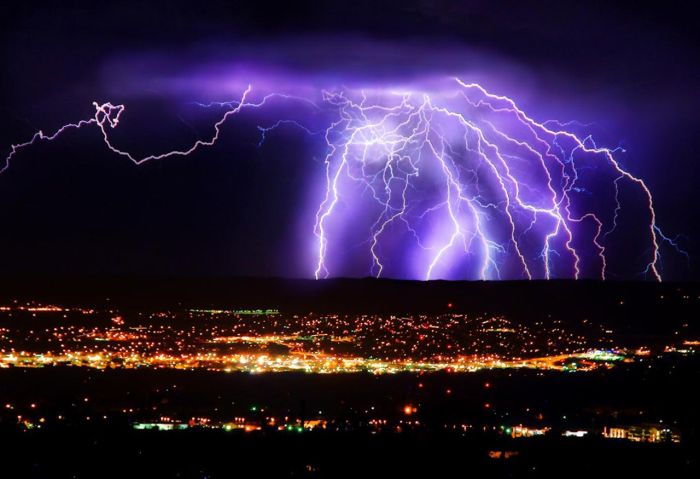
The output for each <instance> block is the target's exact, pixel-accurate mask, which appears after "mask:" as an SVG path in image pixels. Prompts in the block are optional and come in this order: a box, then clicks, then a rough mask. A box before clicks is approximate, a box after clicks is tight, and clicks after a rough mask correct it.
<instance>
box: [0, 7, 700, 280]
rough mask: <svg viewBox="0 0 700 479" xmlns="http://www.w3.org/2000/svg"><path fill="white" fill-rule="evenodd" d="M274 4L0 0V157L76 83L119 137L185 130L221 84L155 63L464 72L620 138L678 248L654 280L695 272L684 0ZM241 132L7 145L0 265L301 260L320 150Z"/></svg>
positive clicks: (42, 122)
mask: <svg viewBox="0 0 700 479" xmlns="http://www.w3.org/2000/svg"><path fill="white" fill-rule="evenodd" d="M276 3H277V2H267V1H264V0H261V1H255V2H224V1H210V2H185V1H181V0H175V1H168V2H158V1H155V2H138V3H137V2H133V3H126V2H111V1H109V2H108V1H96V0H93V1H66V2H60V3H59V2H51V3H47V4H46V5H41V4H40V3H31V4H30V2H18V4H17V5H14V6H12V5H3V6H2V7H0V37H1V38H2V41H1V42H0V58H1V60H2V65H3V66H2V70H1V71H2V76H1V77H0V87H1V88H0V111H1V112H2V115H0V151H2V158H4V157H5V156H6V155H7V154H9V151H10V150H9V148H10V145H12V144H15V143H19V142H23V141H27V140H28V139H29V138H31V136H32V135H33V134H34V133H35V132H36V131H37V130H39V129H42V130H44V131H45V132H53V131H55V130H56V129H57V128H59V127H60V126H61V125H63V124H64V123H66V122H74V121H78V120H80V119H83V118H90V117H91V115H92V114H93V113H94V109H93V107H92V105H91V103H92V101H93V100H97V101H99V102H104V101H111V102H113V103H124V104H126V105H127V108H128V120H127V119H124V124H123V128H124V129H126V128H128V130H124V131H119V132H118V134H117V133H115V141H118V142H119V144H120V146H122V147H124V148H125V149H129V150H130V151H134V152H136V153H139V154H147V153H151V152H160V151H165V150H170V149H172V148H183V147H187V146H188V145H189V144H191V143H192V142H194V141H195V140H196V139H197V138H206V137H209V136H211V133H212V130H211V125H212V123H213V122H214V121H216V119H218V118H217V114H216V112H215V111H214V112H211V111H210V112H209V113H207V112H200V113H193V109H192V108H191V104H189V106H188V102H192V101H212V100H227V99H234V98H235V97H236V96H237V95H233V94H232V91H230V90H228V86H227V85H224V84H222V85H218V84H215V85H213V86H212V85H207V86H206V87H202V85H201V83H197V82H194V83H193V84H192V85H190V84H189V83H188V86H187V87H186V88H184V89H178V88H176V87H175V86H173V85H177V81H173V79H175V80H177V79H181V78H188V77H191V78H194V79H197V78H200V77H201V75H203V74H204V73H203V72H205V73H206V74H211V73H212V72H214V73H216V74H217V75H218V74H219V73H220V69H221V67H222V65H224V66H225V65H226V64H227V62H229V61H231V62H233V61H243V62H247V63H251V62H259V63H261V64H264V65H274V66H278V67H283V68H285V69H286V70H288V71H293V72H295V73H296V74H298V75H302V76H303V75H307V76H308V75H312V74H314V75H318V74H323V75H324V77H325V78H328V77H333V78H335V79H337V80H338V81H356V80H357V79H358V78H363V79H373V80H376V81H379V80H381V81H398V80H399V79H406V81H409V80H410V79H411V78H414V77H418V76H420V75H421V74H423V73H425V72H426V71H429V72H431V73H436V74H447V75H450V74H451V75H454V74H458V73H459V74H464V73H465V72H466V73H467V74H473V75H474V77H475V78H477V79H478V80H479V81H480V82H482V83H486V84H488V85H489V87H490V88H491V89H492V90H494V91H496V92H499V93H503V94H508V95H511V96H513V97H515V98H517V100H518V102H519V105H520V106H521V107H522V108H523V109H524V110H526V111H529V112H532V114H533V115H534V116H535V117H537V118H538V119H542V120H544V119H548V118H557V119H561V120H571V119H576V120H579V121H581V122H584V123H588V122H593V123H595V125H596V126H595V130H596V139H597V140H598V141H599V142H600V143H602V144H604V145H605V146H608V147H611V148H614V147H616V146H623V147H624V148H625V150H626V153H625V154H624V156H622V158H621V162H622V164H623V165H624V167H625V168H626V169H627V170H629V171H630V172H632V173H633V174H634V175H636V176H639V177H641V178H643V179H644V180H645V182H646V183H647V185H648V186H649V189H650V190H651V192H652V194H653V195H654V201H655V205H656V213H657V221H658V224H659V225H660V226H661V227H662V228H663V230H664V232H665V233H666V234H667V235H669V236H672V237H676V235H680V236H679V238H678V241H679V244H680V245H681V246H682V247H683V248H684V249H686V250H687V251H688V252H689V253H690V255H691V261H690V264H688V263H687V262H686V260H685V258H684V257H683V256H682V255H678V254H675V253H674V252H673V251H672V250H671V249H670V248H668V247H667V246H665V247H663V248H662V253H663V264H662V267H663V272H664V278H667V279H675V280H686V279H692V280H697V279H698V277H699V275H700V269H698V267H697V266H695V261H694V260H693V258H695V257H697V255H698V254H700V248H699V245H700V243H699V242H698V238H700V226H698V222H697V219H698V218H699V217H700V216H699V214H700V209H699V208H700V206H699V205H698V202H697V201H696V198H695V194H696V192H697V190H698V188H697V187H698V185H699V184H700V183H699V178H698V173H699V172H700V166H698V162H697V153H696V145H697V138H698V134H699V133H700V131H698V124H699V122H698V121H697V111H698V108H699V107H700V94H699V90H698V85H699V84H700V83H699V80H700V75H699V74H700V68H699V67H700V60H699V58H700V57H699V56H698V54H697V48H698V45H699V43H698V32H699V31H700V28H698V24H697V23H698V22H697V17H696V16H695V15H694V14H693V12H692V11H691V9H692V7H691V6H690V4H689V3H688V6H681V2H677V3H678V5H676V6H673V7H670V6H669V5H668V2H666V3H659V4H658V5H657V6H656V7H641V6H639V5H637V2H623V3H619V4H616V5H611V3H612V2H603V1H601V2H567V1H540V2H522V1H512V2H489V1H463V2H457V1H454V2H450V1H404V2H389V1H380V0H372V1H365V0H355V1H352V2H312V1H305V2H287V3H286V4H284V5H283V6H282V7H280V6H278V5H276ZM223 71H224V72H225V69H224V70H223ZM256 75H257V76H256V79H259V78H260V77H261V76H264V74H261V73H260V72H259V71H258V73H257V74H256ZM214 76H215V77H216V78H220V76H218V77H217V76H216V75H214ZM154 125H157V126H154ZM120 128H121V127H120ZM259 139H260V138H259V131H258V130H257V128H256V124H255V121H254V119H252V118H248V117H243V118H241V119H240V120H236V127H235V128H234V127H233V126H232V127H231V128H230V129H226V130H225V134H223V135H222V139H221V142H220V143H217V145H216V146H215V147H214V148H212V149H209V150H207V151H202V152H199V154H197V155H193V156H191V157H187V158H173V159H168V160H164V161H155V162H151V163H148V164H144V165H142V166H139V167H135V166H134V165H133V164H131V163H130V162H129V161H128V160H125V159H123V158H120V157H118V156H115V155H114V154H112V153H110V152H109V151H108V150H107V149H106V148H105V146H104V144H103V143H102V142H101V138H100V136H99V134H98V133H97V130H89V129H85V130H81V131H74V132H69V133H67V134H65V135H63V136H61V137H60V138H59V139H57V140H56V141H54V142H51V143H41V144H38V145H36V146H33V147H32V148H30V149H26V150H23V152H22V153H21V154H18V155H17V156H16V157H15V158H13V160H12V163H11V166H10V168H9V169H8V170H7V171H5V172H4V173H3V174H2V175H0V204H1V205H2V207H0V224H1V225H2V227H1V229H0V274H3V275H13V274H28V273H29V274H31V273H37V274H61V273H71V274H164V275H178V276H180V275H227V276H285V277H311V276H313V269H314V264H313V259H310V254H309V237H310V236H311V237H312V235H313V218H308V217H306V216H304V215H300V214H298V212H299V211H306V210H308V209H309V206H310V203H313V199H312V197H313V194H314V184H315V181H316V178H318V175H319V174H322V169H321V165H322V158H319V157H318V156H319V155H318V152H317V151H316V150H315V147H314V144H313V141H312V140H311V139H309V138H308V137H306V136H304V135H302V134H299V132H294V131H293V130H290V129H281V130H279V131H278V132H276V133H275V134H274V135H271V136H270V138H268V141H266V142H265V144H264V145H263V146H262V147H258V141H259ZM0 166H1V165H0ZM630 239H632V238H630ZM625 278H627V279H635V276H634V275H626V276H625ZM636 278H639V276H637V277H636Z"/></svg>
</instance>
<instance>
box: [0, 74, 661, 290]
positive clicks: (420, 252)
mask: <svg viewBox="0 0 700 479" xmlns="http://www.w3.org/2000/svg"><path fill="white" fill-rule="evenodd" d="M450 85H451V87H450V88H447V89H445V90H444V91H443V90H440V91H438V92H435V91H430V92H423V91H393V90H390V89H384V88H378V89H364V90H353V89H341V90H328V91H322V92H319V95H320V97H319V98H316V97H314V98H310V97H308V96H304V95H288V94H282V93H267V94H265V95H264V96H259V97H258V99H257V100H251V99H250V98H251V96H252V92H253V88H252V87H250V86H249V87H248V88H247V89H246V90H245V91H244V92H243V93H242V95H241V97H240V100H237V101H232V102H227V103H219V104H208V105H200V106H203V107H217V108H222V109H223V111H224V113H223V115H222V116H221V117H220V119H219V120H218V121H217V122H216V123H215V124H214V134H213V136H211V137H210V138H209V139H207V140H198V141H196V142H195V143H194V144H192V146H191V147H189V148H187V149H183V150H174V151H169V152H165V153H159V154H153V155H148V156H144V157H137V156H134V155H132V154H131V153H129V152H127V151H123V150H121V149H120V148H119V147H118V146H115V145H114V144H113V142H112V141H111V140H110V136H109V134H110V130H111V129H113V128H116V127H117V126H118V125H119V121H120V118H121V116H122V114H123V113H124V111H125V107H124V106H123V105H112V104H111V103H104V104H98V103H94V106H95V115H94V117H92V118H90V119H87V120H82V121H80V122H78V123H70V124H67V125H64V126H63V127H61V128H60V129H59V130H57V131H56V132H54V133H53V134H50V135H46V134H44V133H43V132H41V131H39V132H37V133H36V134H35V135H34V136H33V137H32V138H31V139H30V140H29V141H27V142H25V143H20V144H16V145H13V146H12V147H11V151H10V153H9V155H8V156H7V157H6V161H5V164H4V165H3V167H2V169H0V173H2V172H4V171H5V170H6V169H7V168H8V167H9V166H10V163H11V160H12V159H13V157H15V156H16V155H17V154H18V153H19V152H20V150H22V149H24V148H26V147H28V146H30V145H32V144H34V143H36V142H38V141H39V140H49V141H50V140H53V139H55V138H56V137H58V136H59V135H61V134H62V133H64V132H66V131H68V130H73V129H80V128H83V127H87V126H91V127H96V128H98V129H99V131H100V133H101V135H102V138H103V140H104V143H105V145H106V146H107V148H109V149H110V150H111V151H112V152H114V153H115V154H117V155H119V156H122V157H125V158H127V159H129V160H130V161H132V162H133V163H134V164H136V165H140V164H143V163H145V162H148V161H151V160H161V159H166V158H169V157H172V156H186V155H190V154H192V153H193V152H195V151H196V150H199V149H201V148H203V147H208V146H212V145H214V144H215V143H216V141H217V140H218V138H219V137H220V135H221V126H222V125H223V124H224V123H225V122H226V121H227V120H228V119H229V117H231V116H234V115H237V114H239V113H240V112H242V111H244V110H251V109H261V108H270V109H272V108H275V106H274V105H275V104H277V102H278V101H282V102H288V103H292V102H301V103H304V104H305V106H306V107H310V108H314V109H316V110H319V111H322V112H324V115H325V116H324V118H325V117H328V118H330V120H329V121H328V124H327V125H326V126H324V127H323V128H321V129H320V130H316V129H315V128H312V127H311V126H309V125H306V124H305V123H304V121H303V119H298V120H297V119H294V120H289V119H284V118H283V119H280V120H279V121H277V122H275V123H273V124H272V125H268V126H260V127H259V129H260V131H261V133H262V139H261V142H262V141H264V140H265V135H267V134H270V133H271V132H272V131H273V130H274V129H276V128H278V127H279V126H281V125H284V124H289V123H291V124H293V125H295V126H297V127H299V128H301V131H302V132H303V133H304V134H309V135H314V136H318V137H319V138H322V141H320V143H319V148H323V149H324V150H325V151H324V152H323V153H324V155H325V174H324V175H323V179H324V180H323V181H324V182H325V186H324V187H323V189H322V198H320V200H319V201H320V203H319V204H318V208H317V210H316V211H315V219H314V218H311V219H314V226H313V231H310V232H309V237H310V239H311V240H312V241H314V242H315V249H316V253H317V254H316V261H315V265H314V268H313V270H314V275H315V277H316V278H327V277H330V276H357V275H367V274H371V275H373V276H377V277H380V276H386V277H398V278H413V279H426V280H428V279H535V278H546V279H549V278H555V277H568V278H580V277H598V278H601V279H605V278H606V274H607V273H608V271H607V267H608V257H607V255H606V253H607V251H606V247H607V245H608V242H609V241H612V240H613V238H614V237H615V235H616V234H618V228H619V219H620V218H621V217H622V215H623V214H625V208H624V206H625V204H626V203H625V201H624V198H623V196H625V195H628V196H629V195H632V197H631V199H630V200H629V202H628V204H630V205H632V206H631V208H632V209H634V210H635V217H640V218H642V221H636V222H635V221H631V222H628V223H626V225H627V224H630V225H633V226H632V227H634V228H637V229H638V231H634V232H632V233H633V234H634V235H635V236H636V237H639V238H643V241H644V242H645V243H646V248H645V250H646V253H645V256H646V258H647V259H645V260H644V264H645V267H644V268H643V271H640V274H642V275H646V276H647V277H651V278H653V279H656V280H661V274H660V268H659V261H660V255H659V244H660V242H662V241H671V240H669V239H668V238H666V237H665V236H664V235H663V234H662V233H661V230H660V229H659V228H658V227H657V225H656V216H655V212H654V208H653V202H652V195H651V193H650V191H649V189H648V188H647V186H646V185H645V183H644V182H643V181H642V180H641V179H640V178H637V177H635V176H633V175H632V174H630V173H629V172H627V171H626V170H624V169H623V168H622V167H621V165H620V164H619V162H618V161H617V160H616V158H615V153H616V151H615V150H611V149H607V148H601V147H598V146H596V145H595V143H594V142H593V140H592V138H590V137H583V138H582V137H579V136H577V135H576V134H574V133H573V132H572V131H571V130H570V129H569V128H567V125H566V124H560V123H558V122H555V121H547V122H544V123H539V122H537V121H535V120H534V119H532V118H531V117H530V116H528V115H527V114H526V113H525V112H523V111H522V110H521V109H520V108H518V106H517V105H516V103H515V102H514V101H513V100H511V99H510V98H508V97H504V96H498V95H494V94H491V93H489V92H488V91H486V90H485V89H484V88H483V87H481V86H480V85H478V84H474V83H465V82H463V81H461V80H459V79H454V81H452V82H451V83H450ZM273 99H274V100H275V102H272V101H271V100H273ZM623 190H624V194H623ZM630 192H631V193H630ZM640 205H641V206H642V211H641V213H640V212H639V211H640ZM313 214H314V213H313V212H312V213H310V215H313ZM626 227H627V226H626ZM625 233H626V234H630V232H629V231H626V232H625ZM358 258H361V260H360V263H359V264H358Z"/></svg>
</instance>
